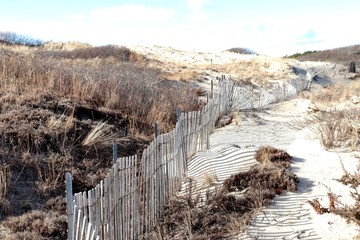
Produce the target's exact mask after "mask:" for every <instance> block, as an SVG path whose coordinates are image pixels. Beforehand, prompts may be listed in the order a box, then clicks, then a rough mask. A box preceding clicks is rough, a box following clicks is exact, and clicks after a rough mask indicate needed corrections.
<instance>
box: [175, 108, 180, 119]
mask: <svg viewBox="0 0 360 240" xmlns="http://www.w3.org/2000/svg"><path fill="white" fill-rule="evenodd" d="M180 114H181V110H180V109H179V108H177V109H176V121H178V120H179V118H180Z"/></svg>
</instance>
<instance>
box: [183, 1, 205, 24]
mask: <svg viewBox="0 0 360 240" xmlns="http://www.w3.org/2000/svg"><path fill="white" fill-rule="evenodd" d="M208 3H209V0H187V1H186V4H187V6H188V7H189V9H190V11H191V20H192V21H194V22H202V21H205V20H206V19H207V15H206V13H205V12H204V9H203V8H204V6H205V5H206V4H208Z"/></svg>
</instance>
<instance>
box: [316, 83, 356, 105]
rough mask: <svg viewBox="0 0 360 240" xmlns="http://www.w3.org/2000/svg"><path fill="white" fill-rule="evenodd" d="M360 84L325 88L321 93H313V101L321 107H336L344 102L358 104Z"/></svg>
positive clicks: (336, 85)
mask: <svg viewBox="0 0 360 240" xmlns="http://www.w3.org/2000/svg"><path fill="white" fill-rule="evenodd" d="M359 91H360V82H358V81H353V82H351V83H350V84H346V85H345V84H342V83H337V84H335V85H333V86H330V87H327V88H324V89H322V90H320V91H319V92H316V93H313V94H312V96H311V100H312V101H313V102H314V104H316V105H317V106H319V107H322V106H329V105H330V106H334V105H338V104H339V103H342V102H344V101H350V102H355V103H357V102H358V101H360V100H359V99H358V93H359Z"/></svg>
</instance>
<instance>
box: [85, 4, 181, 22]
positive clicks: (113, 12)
mask: <svg viewBox="0 0 360 240" xmlns="http://www.w3.org/2000/svg"><path fill="white" fill-rule="evenodd" d="M175 13H176V12H175V11H174V10H173V9H168V8H155V7H147V6H143V5H123V6H115V7H111V8H101V9H96V10H93V11H91V13H90V17H91V18H92V19H94V20H100V21H122V22H164V21H167V20H169V19H170V18H172V17H173V16H174V15H175Z"/></svg>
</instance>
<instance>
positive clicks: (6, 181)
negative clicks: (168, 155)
mask: <svg viewBox="0 0 360 240" xmlns="http://www.w3.org/2000/svg"><path fill="white" fill-rule="evenodd" d="M16 49H17V50H12V47H11V46H6V47H2V45H0V112H1V115H0V136H1V137H0V160H1V162H0V164H1V167H0V181H1V188H0V194H1V196H0V219H1V220H2V221H3V226H5V227H6V228H7V229H8V230H9V235H8V236H7V237H8V238H7V239H65V238H66V236H65V233H66V226H65V225H66V216H65V213H66V212H65V209H64V208H63V207H60V206H63V205H64V202H63V200H64V194H65V179H64V174H65V172H66V171H68V172H71V174H72V175H73V191H74V192H79V191H85V190H88V189H90V188H92V187H94V186H95V185H96V184H97V183H98V182H99V181H100V180H101V179H103V178H104V177H105V176H106V174H107V172H108V169H109V168H110V167H111V166H112V164H113V160H112V156H113V152H112V143H113V142H114V141H116V142H117V143H118V156H119V157H123V156H130V155H134V154H139V155H140V153H141V152H142V150H143V149H144V148H145V147H146V146H147V144H148V143H149V141H150V140H151V139H152V138H153V130H152V129H153V124H154V122H155V121H156V122H158V124H159V128H160V131H161V132H163V131H167V130H168V129H171V128H172V127H173V125H174V124H175V122H176V111H175V110H176V109H180V110H181V111H192V110H197V109H198V108H199V102H198V95H197V93H196V89H194V88H191V87H190V86H188V85H185V84H181V83H179V84H170V83H169V81H167V80H165V79H163V78H161V77H160V75H161V72H160V71H159V70H155V69H151V68H148V67H146V66H145V64H144V62H141V61H145V60H144V58H143V57H142V56H137V55H136V54H134V53H133V52H130V51H129V50H128V49H125V48H117V47H113V46H106V47H96V48H91V47H88V46H86V47H84V48H81V50H80V49H78V50H69V51H67V52H60V51H59V50H45V49H47V48H33V49H30V48H27V49H25V50H19V49H18V48H16ZM138 61H140V63H139V62H138ZM56 199H57V204H59V206H56V205H57V204H52V207H49V202H51V201H55V200H56ZM59 199H62V202H61V203H60V200H59ZM40 225H41V226H40Z"/></svg>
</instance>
